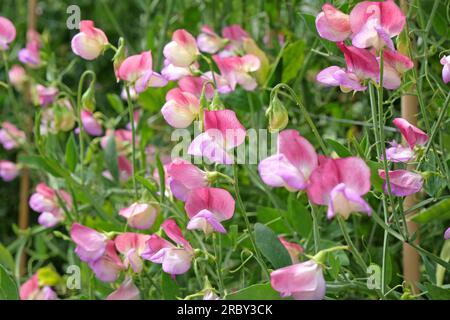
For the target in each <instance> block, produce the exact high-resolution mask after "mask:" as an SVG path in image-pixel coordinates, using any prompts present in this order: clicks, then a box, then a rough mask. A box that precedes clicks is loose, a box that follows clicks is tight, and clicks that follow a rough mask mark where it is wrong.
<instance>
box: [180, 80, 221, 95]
mask: <svg viewBox="0 0 450 320" xmlns="http://www.w3.org/2000/svg"><path fill="white" fill-rule="evenodd" d="M208 80H209V79H207V78H206V77H193V76H185V77H183V78H181V79H180V81H178V87H179V88H180V90H181V91H182V92H188V93H191V94H193V95H194V96H196V97H197V98H199V99H200V97H201V95H202V91H203V87H204V86H205V97H206V98H207V99H212V98H213V96H214V87H213V86H212V84H207V85H205V83H206V82H207V81H208Z"/></svg>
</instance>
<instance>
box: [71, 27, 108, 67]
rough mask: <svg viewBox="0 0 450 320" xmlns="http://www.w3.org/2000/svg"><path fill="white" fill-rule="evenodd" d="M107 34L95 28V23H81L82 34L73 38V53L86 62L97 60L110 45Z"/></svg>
mask: <svg viewBox="0 0 450 320" xmlns="http://www.w3.org/2000/svg"><path fill="white" fill-rule="evenodd" d="M108 43H109V42H108V38H107V37H106V35H105V33H104V32H103V31H102V30H101V29H98V28H95V27H94V22H93V21H90V20H82V21H81V22H80V33H78V34H76V35H75V36H74V37H73V38H72V43H71V44H72V51H73V52H74V53H75V54H76V55H78V56H80V57H82V58H83V59H86V60H94V59H96V58H97V57H98V56H99V55H100V54H101V53H102V52H103V50H104V49H105V46H106V45H108Z"/></svg>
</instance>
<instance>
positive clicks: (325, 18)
mask: <svg viewBox="0 0 450 320" xmlns="http://www.w3.org/2000/svg"><path fill="white" fill-rule="evenodd" d="M316 28H317V32H318V33H319V35H320V36H321V37H322V38H324V39H327V40H330V41H344V40H345V39H347V38H348V37H349V36H350V34H351V29H350V17H349V15H347V14H344V13H343V12H341V11H339V10H337V9H336V8H335V7H333V6H332V5H331V4H328V3H327V4H324V5H323V7H322V11H321V12H320V13H319V14H318V15H317V17H316Z"/></svg>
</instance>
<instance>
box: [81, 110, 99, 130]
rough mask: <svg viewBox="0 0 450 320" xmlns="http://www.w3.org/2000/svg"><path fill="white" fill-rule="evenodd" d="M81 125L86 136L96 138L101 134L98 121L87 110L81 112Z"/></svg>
mask: <svg viewBox="0 0 450 320" xmlns="http://www.w3.org/2000/svg"><path fill="white" fill-rule="evenodd" d="M81 123H82V124H83V129H84V130H85V131H86V132H87V134H89V135H91V136H94V137H98V136H101V135H102V134H103V129H102V126H101V124H100V123H99V122H98V120H97V119H96V118H95V117H94V114H93V113H92V112H91V111H89V110H87V109H83V110H81Z"/></svg>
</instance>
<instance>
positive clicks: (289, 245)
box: [278, 236, 303, 264]
mask: <svg viewBox="0 0 450 320" xmlns="http://www.w3.org/2000/svg"><path fill="white" fill-rule="evenodd" d="M278 239H279V240H280V242H281V244H282V245H283V246H284V247H285V248H286V250H287V252H288V253H289V256H290V257H291V260H292V263H293V264H296V263H298V256H299V255H300V254H301V253H303V248H302V246H301V245H299V244H297V243H294V242H289V241H287V240H286V239H285V238H283V237H282V236H279V237H278Z"/></svg>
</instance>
